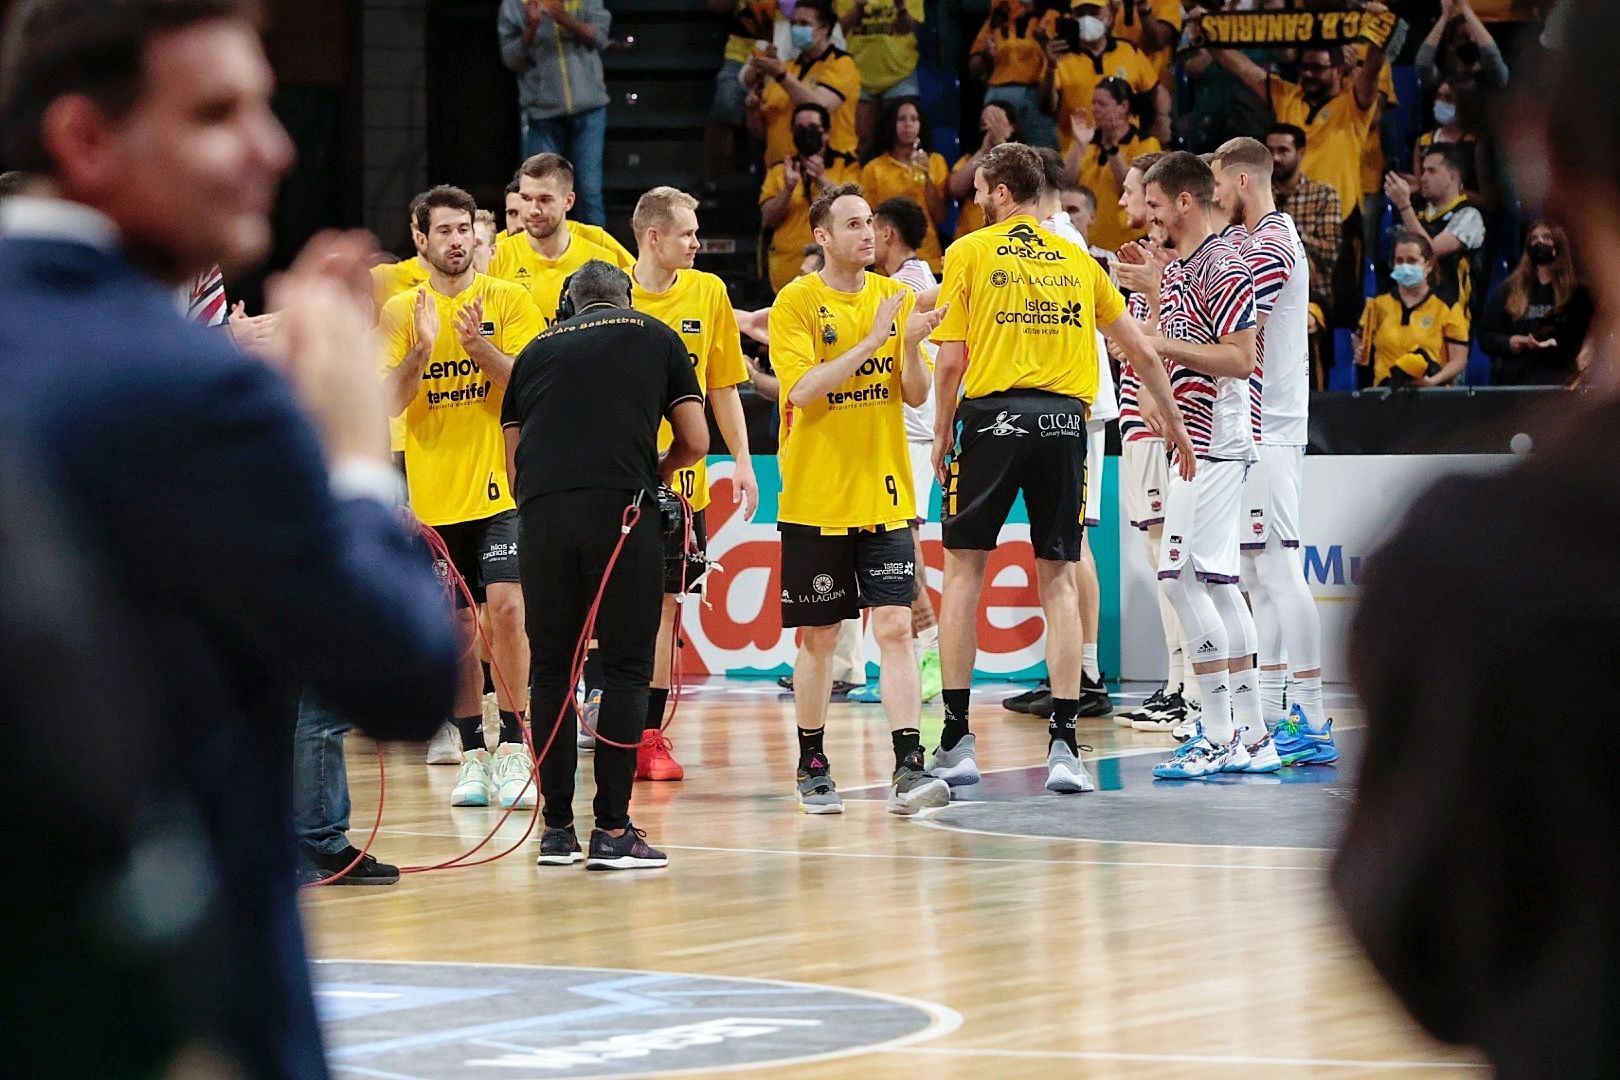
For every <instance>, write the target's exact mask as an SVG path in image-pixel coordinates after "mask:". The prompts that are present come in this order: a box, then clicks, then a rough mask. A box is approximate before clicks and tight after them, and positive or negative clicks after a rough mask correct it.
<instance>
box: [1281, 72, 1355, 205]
mask: <svg viewBox="0 0 1620 1080" xmlns="http://www.w3.org/2000/svg"><path fill="white" fill-rule="evenodd" d="M1268 81H1269V85H1270V88H1271V108H1272V111H1273V112H1275V113H1276V115H1277V122H1278V123H1279V124H1293V125H1294V126H1295V127H1297V128H1299V129H1301V130H1302V131H1304V132H1305V156H1304V158H1303V159H1302V160H1301V161H1300V166H1299V167H1300V171H1301V172H1303V173H1304V174H1305V175H1306V176H1308V177H1310V178H1311V179H1312V180H1319V181H1321V182H1322V183H1324V184H1327V185H1329V186H1330V187H1332V188H1333V190H1334V191H1337V192H1338V193H1339V204H1340V207H1341V208H1342V209H1343V210H1344V216H1345V217H1349V216H1350V215H1351V214H1352V213H1353V212H1355V210H1356V208H1357V207H1359V206H1360V205H1361V187H1362V184H1361V168H1362V156H1363V154H1365V152H1366V144H1367V140H1368V139H1369V138H1372V139H1376V138H1377V133H1376V132H1374V131H1373V117H1374V115H1375V113H1376V111H1377V110H1376V108H1373V109H1363V108H1362V107H1361V103H1360V102H1358V101H1357V100H1356V91H1355V88H1354V87H1353V86H1351V85H1350V84H1349V83H1348V82H1347V83H1346V84H1345V87H1344V89H1343V90H1341V91H1340V92H1339V96H1338V97H1336V98H1332V99H1331V100H1329V101H1326V102H1324V103H1323V104H1322V105H1321V106H1320V107H1319V108H1316V109H1312V108H1311V107H1310V105H1309V104H1307V103H1306V101H1305V95H1304V93H1303V92H1302V91H1301V90H1300V88H1299V85H1298V84H1297V83H1291V82H1289V81H1288V80H1287V79H1282V78H1279V77H1277V76H1276V75H1271V76H1269V77H1268Z"/></svg>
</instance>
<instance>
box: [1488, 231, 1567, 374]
mask: <svg viewBox="0 0 1620 1080" xmlns="http://www.w3.org/2000/svg"><path fill="white" fill-rule="evenodd" d="M1591 324H1592V297H1591V295H1590V294H1588V293H1587V291H1586V287H1585V286H1583V285H1582V284H1581V283H1580V281H1579V280H1578V279H1577V277H1576V275H1575V260H1574V259H1573V258H1572V257H1571V256H1570V251H1569V237H1568V236H1567V235H1565V233H1564V228H1563V226H1561V225H1559V224H1558V223H1557V222H1554V221H1547V220H1545V219H1544V220H1541V221H1537V222H1536V223H1535V224H1533V225H1531V226H1530V241H1529V243H1527V244H1526V245H1525V247H1524V254H1523V255H1522V256H1521V257H1520V259H1519V265H1518V266H1516V267H1514V269H1513V272H1512V273H1511V274H1509V275H1508V276H1507V280H1505V281H1503V282H1502V284H1501V285H1499V286H1497V288H1496V291H1495V292H1494V293H1492V294H1491V298H1490V301H1489V302H1488V303H1487V304H1486V305H1485V314H1484V316H1483V318H1481V320H1480V327H1479V345H1480V348H1482V349H1483V350H1485V354H1486V355H1487V356H1489V357H1490V358H1491V381H1492V382H1494V383H1496V384H1498V385H1501V386H1562V385H1565V384H1567V383H1569V382H1570V381H1571V380H1572V379H1574V378H1575V376H1576V375H1577V374H1578V373H1579V371H1580V370H1581V368H1582V367H1583V365H1582V364H1581V363H1580V357H1581V353H1582V352H1583V348H1582V347H1583V345H1584V344H1585V342H1586V332H1587V328H1588V327H1590V326H1591Z"/></svg>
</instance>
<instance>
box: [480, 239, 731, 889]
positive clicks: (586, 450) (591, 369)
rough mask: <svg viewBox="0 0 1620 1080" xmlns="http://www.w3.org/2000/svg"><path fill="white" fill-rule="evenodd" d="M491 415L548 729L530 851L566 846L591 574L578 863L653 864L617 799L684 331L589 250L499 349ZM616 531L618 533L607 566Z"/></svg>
mask: <svg viewBox="0 0 1620 1080" xmlns="http://www.w3.org/2000/svg"><path fill="white" fill-rule="evenodd" d="M665 417H667V418H668V419H669V423H670V427H671V428H673V429H674V436H675V438H674V442H673V443H672V444H671V445H670V448H669V450H668V451H667V452H666V453H665V454H664V455H663V457H662V458H660V457H659V455H658V422H659V420H660V419H663V418H665ZM501 426H502V427H503V428H504V429H505V431H506V460H507V472H508V474H509V476H508V478H509V482H510V484H511V490H512V492H513V494H514V496H515V497H516V499H517V504H518V520H519V526H520V528H521V530H522V536H523V543H522V545H521V546H520V548H519V562H518V573H519V576H520V577H521V578H522V582H523V595H524V598H525V600H526V601H527V605H528V607H527V610H528V611H529V616H528V634H529V646H530V649H531V650H532V653H533V657H534V661H533V664H534V666H533V677H534V699H533V702H534V703H533V716H534V718H535V723H534V739H535V745H536V749H537V750H538V749H540V748H541V747H543V746H544V745H545V743H546V741H547V740H549V741H550V743H551V747H550V749H549V750H547V751H546V752H545V756H544V757H543V758H542V759H541V762H540V794H541V796H542V798H543V799H544V802H545V806H544V815H545V824H546V828H545V832H544V833H543V834H542V835H541V838H540V858H539V860H538V861H539V863H540V865H542V866H568V865H571V864H573V863H576V862H578V861H579V860H580V858H581V854H580V848H579V840H578V838H577V837H576V835H575V832H574V811H573V800H574V770H575V767H576V766H577V764H578V757H579V752H578V749H577V747H576V745H575V739H574V735H575V723H576V717H575V713H574V710H573V708H572V707H570V706H571V698H572V695H573V689H574V685H573V681H572V679H571V674H572V672H571V668H572V666H573V658H574V653H575V650H576V648H577V647H578V645H579V639H580V636H581V634H582V633H583V630H584V624H585V617H586V614H587V612H588V610H589V609H590V606H591V603H592V601H593V600H594V599H595V597H596V592H597V588H598V587H599V586H600V585H601V583H602V579H603V576H604V574H606V575H608V582H607V587H606V590H605V591H604V592H603V594H602V603H601V608H600V610H599V611H598V613H597V622H596V634H595V636H596V639H597V641H598V642H599V643H600V648H599V650H598V655H600V656H601V658H602V666H603V689H602V710H601V713H600V715H599V716H598V718H597V729H598V731H600V733H601V738H600V739H598V740H597V745H596V802H595V813H596V827H595V829H594V830H592V832H591V842H590V852H589V856H588V857H587V859H586V864H585V865H586V869H589V870H632V869H639V868H646V867H660V866H665V865H667V863H668V861H669V860H668V859H666V858H665V856H664V854H663V852H661V851H657V850H655V849H653V848H652V847H649V846H648V844H647V842H646V836H645V834H644V833H642V832H641V831H640V830H639V829H637V828H636V827H635V826H634V825H632V824H631V822H630V815H629V811H630V788H631V785H632V783H633V782H634V780H635V772H636V746H637V744H638V742H639V741H640V739H641V728H642V724H643V721H644V720H645V719H646V715H647V687H648V684H649V682H650V680H651V678H652V669H653V647H654V643H655V639H656V637H657V634H658V617H659V608H660V604H661V603H662V599H663V582H664V557H665V530H666V526H665V525H664V524H663V523H662V519H661V514H660V506H659V499H658V495H657V491H658V488H659V486H660V484H661V483H667V482H668V481H669V478H670V476H671V475H672V474H673V473H674V472H675V470H677V469H680V468H684V467H686V466H688V465H691V464H693V463H694V462H696V461H698V460H699V459H700V458H702V456H703V455H704V454H705V453H707V452H708V449H709V429H708V423H707V421H706V420H705V419H704V416H703V395H702V392H701V391H700V390H699V388H698V384H697V377H696V376H695V375H694V374H693V372H692V364H691V361H690V360H689V359H688V358H687V355H686V347H685V346H684V345H682V344H681V339H680V337H679V336H677V335H676V333H675V331H673V330H671V329H670V328H669V327H668V326H666V325H664V324H663V323H661V322H659V321H658V320H657V319H654V318H652V317H651V316H649V315H644V314H642V313H640V312H638V311H633V310H631V309H630V278H629V277H628V276H627V275H626V274H625V273H624V271H622V270H620V269H619V268H617V267H615V266H612V265H611V264H609V263H606V262H603V261H601V260H599V259H592V260H591V261H590V262H587V263H586V264H585V265H584V266H582V267H580V268H579V269H578V270H577V271H575V272H574V274H573V275H572V276H571V277H570V278H569V279H568V281H567V282H566V283H565V284H564V289H563V297H562V303H561V305H560V307H559V308H558V312H557V322H556V323H555V324H554V325H552V326H551V327H550V329H548V330H546V332H545V333H543V334H541V335H540V336H539V337H537V338H535V339H534V341H533V342H531V343H530V344H529V346H528V347H527V348H525V349H524V350H523V352H522V353H520V354H519V355H518V357H517V360H516V361H515V362H514V364H513V367H512V380H511V383H510V384H509V385H508V386H507V388H506V400H505V402H504V404H503V405H502V408H501ZM638 515H639V516H638ZM626 525H628V526H629V527H628V530H627V531H626V529H625V526H626ZM621 535H623V537H624V547H623V550H622V551H620V553H619V557H618V560H617V562H616V563H614V564H613V566H612V568H611V573H610V574H609V573H608V571H609V566H608V563H609V559H610V558H611V556H612V554H613V550H614V547H615V546H616V545H618V544H619V541H620V536H621ZM559 715H561V717H562V719H561V730H559V731H557V732H556V734H555V736H553V734H552V728H553V726H554V725H556V724H558V723H559V721H558V717H559ZM610 741H611V742H612V743H618V744H621V745H618V746H614V745H609V742H610Z"/></svg>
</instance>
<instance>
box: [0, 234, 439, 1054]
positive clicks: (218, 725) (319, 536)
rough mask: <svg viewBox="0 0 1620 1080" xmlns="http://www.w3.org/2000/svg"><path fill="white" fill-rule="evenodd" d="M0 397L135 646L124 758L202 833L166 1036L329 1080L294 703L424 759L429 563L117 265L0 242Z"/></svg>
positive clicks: (434, 649) (289, 413)
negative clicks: (414, 741)
mask: <svg viewBox="0 0 1620 1080" xmlns="http://www.w3.org/2000/svg"><path fill="white" fill-rule="evenodd" d="M368 361H369V358H357V362H362V363H363V362H368ZM0 386H3V388H4V390H3V393H0V423H3V424H4V425H5V426H6V429H7V431H8V432H10V433H14V434H16V435H17V436H19V437H20V440H21V441H22V442H23V444H24V445H25V446H27V448H28V449H29V450H30V451H31V452H32V453H31V458H32V460H33V461H35V462H37V463H38V465H37V468H39V469H40V470H41V472H42V473H43V475H42V476H41V477H40V480H41V481H42V482H41V483H40V484H39V488H40V489H41V490H43V491H45V492H47V493H49V494H50V495H52V496H54V497H56V498H57V499H59V501H60V504H61V505H62V506H63V507H64V508H65V511H66V517H67V519H68V522H69V523H70V524H71V526H72V530H71V531H72V532H73V533H74V534H75V535H77V536H78V537H79V538H80V539H81V540H82V541H83V542H84V543H85V544H86V545H87V547H88V548H89V549H90V551H89V554H90V555H91V557H92V559H93V560H95V561H96V562H98V563H99V564H100V565H101V567H102V569H103V570H104V573H105V577H106V579H107V580H109V581H111V582H112V583H113V586H112V587H113V589H114V590H115V591H116V592H117V594H118V595H117V597H116V599H117V601H118V604H119V606H120V607H122V608H123V609H124V610H125V611H127V612H128V613H129V614H130V617H131V621H132V624H133V626H134V627H135V633H134V634H133V635H125V636H126V637H132V638H133V640H128V641H125V642H123V643H122V644H125V645H127V646H128V650H129V652H130V653H131V654H133V657H134V659H135V663H136V664H137V665H139V666H140V667H141V668H144V670H145V672H146V673H147V674H148V676H149V677H150V679H151V681H152V684H153V692H152V697H153V698H154V700H153V701H152V702H150V703H146V702H142V703H139V707H133V706H132V708H131V716H132V721H131V726H132V730H131V731H130V733H129V737H130V738H131V739H143V740H158V741H159V742H160V744H161V745H162V748H163V749H162V750H161V751H160V752H159V753H158V754H155V755H152V758H153V760H154V761H155V762H156V763H157V764H156V765H155V766H154V767H153V769H152V770H150V771H151V772H152V773H153V775H151V776H150V781H149V782H150V785H151V796H152V798H151V800H150V801H151V802H152V803H153V805H159V804H161V805H165V806H171V807H172V806H178V807H181V808H182V809H181V811H179V812H180V813H181V816H183V817H189V818H190V819H194V821H193V822H192V825H193V826H194V833H195V835H196V837H197V838H198V839H197V847H198V852H197V854H198V855H199V857H200V859H201V865H200V867H193V870H192V875H193V877H194V878H195V879H196V880H191V879H189V878H181V879H177V880H176V881H175V886H176V888H182V889H188V890H192V891H195V892H197V893H199V894H200V895H201V896H202V897H203V900H202V901H199V903H198V905H197V907H198V911H197V913H196V914H195V916H194V921H193V924H191V925H189V926H185V927H182V930H183V932H184V933H186V934H189V935H190V936H191V939H192V940H193V941H197V942H206V950H207V953H208V955H209V957H210V958H211V960H212V963H211V964H209V965H207V966H206V969H205V970H199V971H196V972H195V973H194V976H193V978H194V981H193V982H190V983H188V984H187V985H185V986H183V987H174V986H168V987H154V988H153V992H154V994H159V995H169V996H171V997H173V999H174V1001H173V1004H174V1009H173V1012H174V1020H173V1022H174V1023H175V1024H176V1025H177V1030H176V1031H175V1032H174V1034H175V1035H176V1036H177V1037H180V1038H186V1037H191V1036H202V1037H204V1038H207V1039H209V1040H211V1041H216V1042H218V1043H220V1044H223V1045H224V1046H225V1047H226V1048H227V1049H228V1051H229V1052H231V1053H233V1054H235V1055H237V1056H238V1057H239V1059H240V1060H241V1061H242V1063H243V1064H244V1065H246V1067H247V1068H248V1070H249V1071H250V1072H251V1073H252V1074H254V1075H264V1076H323V1075H325V1067H324V1064H323V1063H322V1062H321V1055H320V1044H319V1033H318V1029H317V1027H316V1025H315V1016H314V1011H313V1009H312V1006H311V997H310V991H309V985H308V975H307V970H306V964H305V956H304V951H303V941H302V934H301V931H300V926H299V922H298V915H297V909H296V906H295V902H294V885H293V882H294V861H293V847H292V839H291V831H290V828H289V817H288V808H287V802H288V798H289V789H290V777H289V762H290V740H291V730H292V720H293V713H292V710H291V708H290V703H291V702H292V700H293V699H294V697H295V695H296V693H297V691H298V689H299V688H301V687H309V688H311V689H312V690H314V691H315V692H316V693H317V694H318V695H319V696H320V697H321V699H322V700H323V701H325V702H327V703H329V704H330V705H331V707H332V708H334V709H337V710H340V711H342V712H343V713H345V714H346V715H348V716H349V717H352V718H353V719H354V721H355V722H356V723H357V724H358V725H359V726H360V727H362V728H364V729H366V730H367V731H368V732H370V733H371V734H373V735H376V736H379V737H384V738H388V737H394V738H426V737H427V736H428V735H429V734H430V733H431V732H432V731H433V729H434V727H435V726H436V725H437V724H438V723H439V722H440V721H441V720H442V719H443V717H445V716H446V715H448V714H449V712H450V706H451V703H452V694H453V692H454V683H455V665H456V644H455V639H454V633H453V629H452V624H451V617H450V611H449V606H448V604H447V601H446V597H445V595H444V593H443V591H442V588H441V586H440V585H439V584H438V583H437V582H436V580H435V578H434V576H433V573H432V569H431V564H430V561H429V559H428V557H427V554H426V551H425V549H424V548H423V547H422V546H421V544H420V542H419V541H418V540H416V539H414V538H413V537H412V536H410V535H409V534H408V533H407V531H406V530H405V529H404V528H402V527H401V521H400V517H399V514H398V511H397V510H394V509H391V508H389V507H386V506H384V505H383V504H382V503H380V502H377V501H374V500H370V499H348V500H339V499H335V498H334V497H333V496H332V494H331V492H330V488H329V482H328V477H327V470H326V466H325V463H324V461H323V458H322V453H321V448H320V446H319V444H318V442H317V438H316V435H315V432H314V430H313V429H312V428H311V426H310V425H309V423H308V422H307V421H306V419H305V418H304V417H303V415H302V414H301V412H300V411H299V409H298V408H297V406H296V404H295V402H294V400H293V397H292V395H291V393H290V391H289V388H288V387H287V386H286V384H285V382H284V381H283V380H282V378H281V377H280V376H279V375H278V374H277V373H275V372H273V371H272V370H270V369H269V368H267V367H266V366H265V365H264V364H262V363H260V362H259V361H257V360H254V359H251V358H248V357H245V356H243V355H241V354H240V353H238V352H237V351H236V350H235V349H234V348H233V347H232V345H231V344H230V342H229V340H228V338H227V337H226V336H225V335H224V334H223V333H222V332H219V331H210V330H203V329H200V328H197V327H194V326H191V325H190V324H188V323H186V322H185V321H184V320H183V319H181V318H180V317H179V315H178V314H177V312H176V310H175V307H174V303H173V300H172V292H171V291H169V290H167V289H166V288H164V287H162V286H161V285H159V284H157V283H156V282H154V281H152V280H151V279H149V278H147V277H146V276H144V275H142V274H141V273H139V272H138V271H137V270H135V269H134V268H132V267H131V266H130V265H129V264H128V263H126V262H125V261H124V260H123V259H122V258H120V257H119V256H117V255H114V254H111V253H108V252H104V251H101V250H98V249H96V248H94V247H92V246H90V245H88V244H81V243H75V242H71V241H66V240H62V241H57V240H43V239H22V238H17V239H7V240H0ZM61 678H63V679H72V678H74V673H73V672H62V673H61ZM148 704H149V705H150V708H148V707H147V706H148ZM143 715H144V716H150V717H151V718H152V720H151V722H150V723H149V724H143V723H141V722H139V721H137V720H135V719H134V718H135V717H138V716H143ZM98 749H99V750H100V751H102V752H107V753H118V752H119V748H118V747H117V746H109V747H101V748H98ZM40 807H41V812H43V813H50V809H49V803H48V802H42V803H41V804H40ZM182 832H184V829H182ZM80 1019H81V1020H82V1019H84V1018H83V1017H81V1018H80ZM104 1019H105V1022H106V1023H108V1024H114V1025H116V1024H118V1023H119V1022H120V1019H119V1018H118V1017H117V1016H108V1017H105V1018H104ZM77 1022H78V1021H76V1023H77Z"/></svg>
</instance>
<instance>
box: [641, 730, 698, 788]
mask: <svg viewBox="0 0 1620 1080" xmlns="http://www.w3.org/2000/svg"><path fill="white" fill-rule="evenodd" d="M673 749H674V747H673V746H671V745H670V741H669V740H668V739H666V738H664V733H663V732H662V731H659V730H658V729H657V728H649V729H647V730H646V731H643V732H642V733H641V745H640V746H638V747H637V748H636V779H637V780H684V779H686V770H685V769H683V768H681V763H680V762H678V761H676V760H675V756H674V755H673V754H671V753H670V751H671V750H673Z"/></svg>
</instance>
